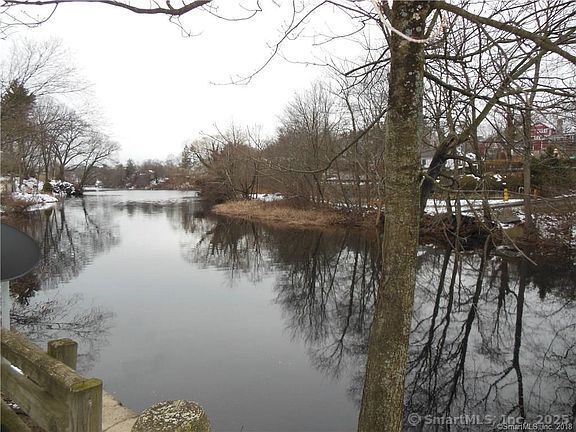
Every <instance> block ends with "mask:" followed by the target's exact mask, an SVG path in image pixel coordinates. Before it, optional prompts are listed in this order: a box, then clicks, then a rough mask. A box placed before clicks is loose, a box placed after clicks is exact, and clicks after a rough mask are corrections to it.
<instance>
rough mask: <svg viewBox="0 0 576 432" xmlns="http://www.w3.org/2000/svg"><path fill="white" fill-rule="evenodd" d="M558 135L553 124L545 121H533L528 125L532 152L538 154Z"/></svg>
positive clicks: (552, 143)
mask: <svg viewBox="0 0 576 432" xmlns="http://www.w3.org/2000/svg"><path fill="white" fill-rule="evenodd" d="M558 135H560V134H559V133H558V131H557V129H556V128H555V127H554V126H550V125H547V124H545V123H535V124H533V125H532V126H531V127H530V141H532V152H533V154H534V155H539V154H541V153H542V152H544V151H545V150H546V149H547V148H548V147H551V146H553V145H554V142H555V141H556V139H557V138H558Z"/></svg>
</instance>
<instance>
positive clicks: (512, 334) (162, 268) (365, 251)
mask: <svg viewBox="0 0 576 432" xmlns="http://www.w3.org/2000/svg"><path fill="white" fill-rule="evenodd" d="M206 214H207V213H206V211H205V209H204V208H203V206H202V204H201V203H200V202H199V201H198V200H197V199H196V198H195V194H194V193H182V192H167V191H126V192H107V193H101V194H98V195H90V196H87V197H86V198H85V199H83V200H68V201H67V202H66V204H65V206H61V207H58V208H57V209H55V210H54V211H53V212H52V213H46V214H44V215H43V216H42V217H40V216H38V217H34V218H32V220H31V221H30V222H29V223H28V226H27V231H28V232H29V233H30V234H31V235H33V236H35V237H36V238H37V239H39V241H40V242H41V243H42V245H43V246H44V248H45V254H46V256H47V258H45V263H44V264H43V266H42V267H41V269H40V271H39V272H37V274H36V276H35V277H36V278H37V280H34V281H32V282H31V283H32V284H34V283H35V284H36V286H37V285H38V284H39V285H41V286H43V288H44V290H43V291H42V292H40V293H37V294H36V295H35V296H34V297H33V298H32V299H31V300H29V301H30V307H32V308H33V309H35V310H37V309H38V308H39V307H40V305H41V304H42V302H46V301H49V300H50V296H51V295H53V293H57V294H56V295H57V296H59V298H60V302H61V303H63V304H64V305H66V304H67V303H66V302H68V301H69V299H71V298H74V299H75V302H76V303H75V304H74V305H73V306H70V308H71V309H73V310H74V313H75V314H76V315H77V316H76V315H74V314H72V315H74V316H75V317H76V318H81V317H82V316H85V317H94V315H91V314H94V313H98V312H99V313H102V314H103V315H102V320H101V324H102V325H101V326H100V327H98V326H96V327H94V328H93V329H92V330H93V331H92V332H91V333H90V332H87V334H85V335H83V336H84V337H83V338H78V337H74V335H72V337H73V338H76V339H80V342H81V350H82V345H83V347H84V352H85V353H91V354H92V356H91V358H90V361H86V364H85V367H86V368H88V369H89V371H88V374H90V375H93V376H98V377H100V378H102V379H103V380H104V383H105V387H106V388H107V389H108V390H109V391H112V392H114V393H116V394H117V395H118V397H119V398H120V400H122V401H123V402H124V403H125V404H126V405H127V406H129V407H131V408H134V409H136V410H140V409H143V408H145V407H147V406H149V405H152V404H153V403H155V402H157V401H159V400H164V399H177V398H184V399H193V400H197V401H199V402H200V403H202V404H203V405H204V406H205V408H206V410H207V412H208V414H209V415H210V417H211V419H212V421H213V424H214V426H215V429H216V430H240V429H241V428H242V426H244V430H278V431H281V430H283V431H297V430H302V431H303V430H318V431H322V430H325V431H329V430H330V431H332V430H353V429H354V428H355V424H356V417H357V409H358V407H357V401H358V400H359V398H360V395H361V387H362V376H363V364H364V361H365V357H364V356H365V352H366V341H367V331H368V326H369V323H370V319H371V318H370V317H371V311H372V305H373V299H374V294H375V291H376V288H377V284H378V282H377V281H378V277H379V265H378V263H379V256H378V250H379V249H378V247H377V245H376V244H375V242H374V241H373V240H372V239H370V238H365V237H362V236H358V235H352V234H346V233H341V234H334V233H331V234H328V233H322V232H319V231H312V230H310V231H307V230H304V231H295V230H292V231H287V230H282V229H274V228H265V227H262V226H260V225H257V224H254V223H247V222H233V221H230V220H227V219H225V218H215V217H212V216H208V217H206V216H205V215H206ZM454 260H455V257H454V254H445V253H444V252H443V251H440V250H438V249H435V248H431V247H423V248H422V251H421V254H420V257H419V279H418V287H417V290H416V304H415V310H414V330H413V334H412V345H411V349H410V365H409V367H410V374H409V375H408V378H407V394H406V397H407V412H411V411H414V412H418V413H420V414H422V415H426V414H429V413H434V414H435V413H442V412H453V413H460V412H464V411H465V412H470V413H473V414H477V413H478V414H481V413H489V414H499V413H501V412H508V411H509V410H512V411H513V412H514V411H519V410H520V409H522V410H524V412H526V414H527V415H528V416H531V415H536V414H545V413H548V412H551V411H550V410H552V408H554V409H556V411H558V412H556V411H554V413H565V412H566V413H569V412H570V409H571V406H573V404H574V403H575V402H576V396H575V392H574V388H576V383H575V382H574V381H575V378H574V377H575V376H576V359H575V356H576V354H575V352H574V350H575V345H576V337H575V335H576V331H575V330H576V328H574V326H575V325H576V318H575V314H574V297H575V292H574V286H567V285H569V284H567V283H566V282H565V281H570V280H573V279H571V275H573V273H570V271H572V272H573V268H574V263H573V262H572V263H571V266H572V267H571V269H569V268H567V269H566V272H567V273H566V274H562V273H560V272H554V273H552V272H550V274H549V275H548V277H547V278H542V271H541V270H538V272H535V271H534V269H528V268H525V266H524V267H523V266H521V265H520V264H519V263H518V262H507V261H504V260H503V259H501V258H498V257H494V258H489V259H488V260H487V261H486V262H485V267H486V268H485V277H484V278H483V279H482V280H481V283H480V285H479V287H480V289H479V290H478V291H476V287H477V278H478V270H479V267H480V263H481V259H480V257H479V256H478V255H475V254H469V253H467V254H464V255H462V256H460V257H459V258H458V262H457V263H456V265H455V262H454ZM443 268H444V270H445V271H444V273H445V280H444V283H443V287H444V288H443V291H442V292H441V294H440V295H438V286H439V285H440V278H441V275H442V270H443ZM541 280H546V283H547V286H546V287H545V290H544V291H550V292H549V293H548V295H544V298H543V299H541V298H540V295H541V293H542V292H543V291H542V287H541V286H540V285H538V286H535V283H538V282H539V281H541ZM451 281H453V283H452V284H451ZM520 286H523V287H524V288H523V291H524V292H525V302H524V303H523V304H524V309H523V310H522V311H521V314H520V316H521V318H522V319H521V320H518V316H519V314H518V303H517V301H516V299H517V298H518V295H519V294H520ZM53 288H57V289H53ZM21 292H22V293H23V298H24V297H26V295H28V296H30V294H31V293H32V291H31V290H22V291H21ZM475 294H476V295H475ZM79 296H80V297H79ZM78 299H80V300H78ZM23 303H25V301H24V302H23ZM25 308H26V306H23V310H25ZM472 310H473V311H474V313H472V314H471V311H472ZM448 311H450V313H448ZM112 314H113V316H112ZM74 316H73V317H72V318H74ZM59 320H60V321H63V320H68V321H71V320H72V319H71V318H70V317H68V318H62V317H60V318H59ZM89 322H91V321H90V319H85V323H89ZM519 324H521V326H520V325H519ZM92 325H94V323H93V322H92ZM86 328H87V329H88V328H89V326H88V327H86ZM30 329H31V327H30V326H29V327H28V330H30ZM518 329H521V330H522V331H521V332H519V331H518ZM60 330H62V329H60ZM65 330H66V329H64V331H60V332H59V333H58V335H61V334H62V333H65ZM70 330H72V329H70ZM33 332H35V333H36V334H37V338H39V339H49V338H53V335H54V334H55V333H56V332H54V331H52V332H50V331H44V332H42V331H40V329H39V328H38V327H35V328H34V329H33ZM519 341H520V342H521V343H519ZM515 346H516V347H517V348H518V349H517V353H518V355H516V356H515V355H514V347H515ZM510 368H512V369H510ZM517 371H520V375H521V379H520V381H522V385H523V387H519V385H518V381H519V380H518V376H519V375H518V373H517ZM503 375H504V377H503ZM519 388H520V391H519V390H518V389H519ZM519 394H523V395H524V400H523V401H521V403H520V404H519V403H518V401H519V397H518V395H519ZM464 395H466V397H464ZM486 395H487V397H486ZM571 404H572V405H571ZM519 405H520V406H521V407H520V406H519Z"/></svg>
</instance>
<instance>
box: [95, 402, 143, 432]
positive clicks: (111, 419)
mask: <svg viewBox="0 0 576 432" xmlns="http://www.w3.org/2000/svg"><path fill="white" fill-rule="evenodd" d="M137 417H138V414H136V413H135V412H134V411H132V410H131V409H128V408H126V407H125V406H123V405H122V404H121V403H120V402H119V401H118V400H117V399H116V398H114V396H112V395H111V394H110V393H107V392H103V394H102V432H130V431H131V430H132V426H133V425H134V423H136V418H137Z"/></svg>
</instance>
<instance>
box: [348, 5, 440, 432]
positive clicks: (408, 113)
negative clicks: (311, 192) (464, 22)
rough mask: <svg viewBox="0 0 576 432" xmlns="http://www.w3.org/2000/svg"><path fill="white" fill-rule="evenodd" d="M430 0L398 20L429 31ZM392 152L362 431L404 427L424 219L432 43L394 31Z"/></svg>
mask: <svg viewBox="0 0 576 432" xmlns="http://www.w3.org/2000/svg"><path fill="white" fill-rule="evenodd" d="M429 11H430V5H429V3H428V2H427V1H395V2H394V4H393V9H392V25H393V26H394V27H395V28H396V29H398V30H399V31H401V32H402V33H404V34H406V35H409V36H411V37H413V38H423V37H424V29H425V24H426V17H427V16H428V14H429ZM390 50H391V63H390V77H389V80H390V81H389V87H390V90H389V93H388V94H389V100H388V113H387V118H386V131H387V132H386V139H385V152H384V174H385V179H384V181H385V194H384V205H385V209H386V218H385V224H384V241H383V245H382V252H383V254H382V255H383V273H382V280H381V283H380V288H379V292H378V299H377V302H376V309H375V314H374V318H373V322H372V327H371V329H370V339H369V345H368V362H367V366H366V377H365V383H364V392H363V396H362V408H361V411H360V419H359V424H358V430H359V431H361V432H375V431H386V432H389V431H398V432H400V431H402V424H403V406H404V378H405V372H406V365H407V352H408V343H409V337H410V324H411V316H412V306H413V302H414V286H415V283H416V255H417V247H418V229H419V221H420V188H419V185H420V139H421V134H422V99H423V75H424V46H423V44H419V43H413V42H408V41H407V40H405V39H404V38H402V37H400V36H398V35H396V34H393V35H392V38H391V46H390Z"/></svg>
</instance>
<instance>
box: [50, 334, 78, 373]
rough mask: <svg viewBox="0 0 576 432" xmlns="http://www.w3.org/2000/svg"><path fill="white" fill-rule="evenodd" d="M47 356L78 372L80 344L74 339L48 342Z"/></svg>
mask: <svg viewBox="0 0 576 432" xmlns="http://www.w3.org/2000/svg"><path fill="white" fill-rule="evenodd" d="M46 352H47V354H48V355H49V356H50V357H52V358H55V359H56V360H59V361H61V362H62V363H64V364H65V365H66V366H68V367H69V368H71V369H74V370H76V362H77V359H78V343H77V342H74V341H73V340H72V339H67V338H66V339H56V340H51V341H49V342H48V349H47V350H46Z"/></svg>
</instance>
